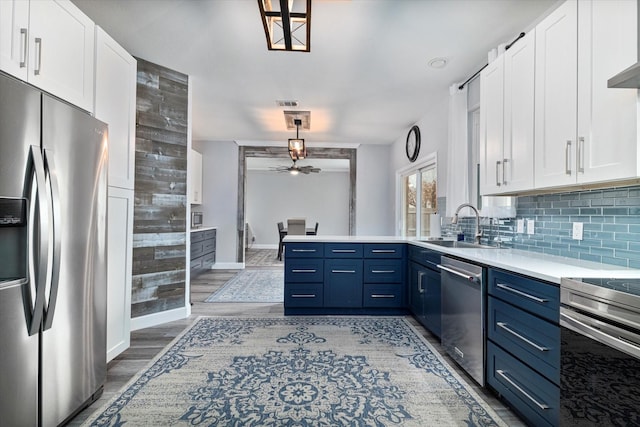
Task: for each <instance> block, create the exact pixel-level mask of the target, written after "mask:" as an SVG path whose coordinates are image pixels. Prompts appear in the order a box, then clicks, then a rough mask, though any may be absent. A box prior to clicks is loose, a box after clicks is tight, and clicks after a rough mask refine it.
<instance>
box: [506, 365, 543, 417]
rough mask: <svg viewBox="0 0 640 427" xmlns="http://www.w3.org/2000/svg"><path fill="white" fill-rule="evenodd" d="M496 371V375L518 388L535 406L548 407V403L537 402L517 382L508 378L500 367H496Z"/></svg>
mask: <svg viewBox="0 0 640 427" xmlns="http://www.w3.org/2000/svg"><path fill="white" fill-rule="evenodd" d="M496 373H497V374H498V375H500V376H501V377H502V378H504V380H505V381H506V382H508V383H509V384H511V385H512V386H513V387H514V388H515V389H516V390H518V391H519V392H520V393H522V394H523V395H524V396H525V397H526V398H527V399H529V400H530V401H532V402H533V403H535V404H536V406H537V407H538V408H540V409H549V406H548V405H545V404H544V403H540V402H538V401H537V400H536V399H534V398H533V397H532V396H531V395H530V394H529V393H527V392H526V391H524V389H523V388H522V387H520V386H519V385H518V384H516V383H515V381H513V380H512V379H511V378H509V377H508V376H507V375H506V374H505V371H503V370H502V369H498V370H496Z"/></svg>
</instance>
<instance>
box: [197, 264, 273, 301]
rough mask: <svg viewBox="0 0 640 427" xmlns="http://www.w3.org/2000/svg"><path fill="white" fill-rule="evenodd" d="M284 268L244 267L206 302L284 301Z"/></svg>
mask: <svg viewBox="0 0 640 427" xmlns="http://www.w3.org/2000/svg"><path fill="white" fill-rule="evenodd" d="M283 301H284V270H283V269H281V268H280V269H277V270H265V269H249V268H247V269H244V270H242V271H240V273H238V274H236V275H235V276H233V278H232V279H231V280H229V281H228V282H227V283H225V284H224V285H223V286H222V288H220V289H218V290H217V291H216V292H214V293H213V294H211V295H209V296H208V297H207V299H206V300H205V302H283Z"/></svg>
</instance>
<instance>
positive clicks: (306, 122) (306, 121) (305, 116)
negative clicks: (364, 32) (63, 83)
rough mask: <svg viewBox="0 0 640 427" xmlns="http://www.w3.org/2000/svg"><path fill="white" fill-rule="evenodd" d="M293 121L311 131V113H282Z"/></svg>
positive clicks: (289, 122)
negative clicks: (298, 121) (298, 122)
mask: <svg viewBox="0 0 640 427" xmlns="http://www.w3.org/2000/svg"><path fill="white" fill-rule="evenodd" d="M0 1H1V0H0ZM295 119H299V120H300V121H301V122H302V124H301V125H300V129H303V130H310V129H311V111H284V121H285V123H286V124H287V129H292V130H295V129H296V124H295V122H294V120H295Z"/></svg>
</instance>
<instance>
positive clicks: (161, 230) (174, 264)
mask: <svg viewBox="0 0 640 427" xmlns="http://www.w3.org/2000/svg"><path fill="white" fill-rule="evenodd" d="M137 60H138V83H137V102H136V110H137V111H136V172H135V192H134V194H135V208H134V214H133V286H132V288H133V289H132V298H131V304H132V305H131V317H139V316H144V315H148V314H153V313H159V312H162V311H167V310H171V309H175V308H180V307H184V306H185V301H186V295H185V289H186V287H185V282H186V275H185V274H186V268H187V261H186V241H187V234H186V233H187V221H186V214H187V111H188V110H187V106H188V84H189V76H187V75H185V74H182V73H178V72H176V71H173V70H170V69H168V68H165V67H161V66H159V65H156V64H153V63H150V62H147V61H144V60H142V59H138V58H137Z"/></svg>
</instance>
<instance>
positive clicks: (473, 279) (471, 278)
mask: <svg viewBox="0 0 640 427" xmlns="http://www.w3.org/2000/svg"><path fill="white" fill-rule="evenodd" d="M437 267H438V268H439V269H440V270H444V271H447V272H449V273H451V274H455V275H456V276H458V277H462V278H463V279H467V280H468V281H470V282H479V281H480V275H478V276H472V275H469V274H465V273H461V272H459V271H458V270H454V269H453V268H449V267H445V266H444V265H440V264H438V265H437Z"/></svg>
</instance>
